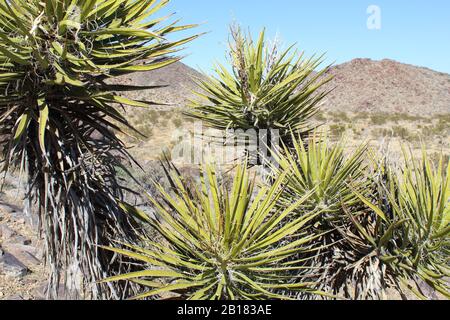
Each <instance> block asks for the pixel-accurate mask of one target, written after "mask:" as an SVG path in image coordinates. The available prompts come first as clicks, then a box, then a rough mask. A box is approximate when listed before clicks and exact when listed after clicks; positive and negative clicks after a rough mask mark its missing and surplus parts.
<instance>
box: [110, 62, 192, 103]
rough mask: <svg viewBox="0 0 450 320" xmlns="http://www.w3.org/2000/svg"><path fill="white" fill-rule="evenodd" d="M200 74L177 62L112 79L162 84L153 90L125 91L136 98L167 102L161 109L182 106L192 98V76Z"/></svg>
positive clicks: (125, 81)
mask: <svg viewBox="0 0 450 320" xmlns="http://www.w3.org/2000/svg"><path fill="white" fill-rule="evenodd" d="M195 77H201V74H200V73H199V72H197V71H196V70H195V69H192V68H190V67H188V66H187V65H185V64H183V63H181V62H177V63H174V64H172V65H169V66H167V67H165V68H163V69H159V70H154V71H150V72H142V73H135V74H131V75H125V76H121V77H118V78H116V79H114V82H115V83H121V84H130V85H137V86H164V87H163V88H159V89H153V90H141V91H136V92H131V93H127V95H126V96H127V97H131V98H134V99H138V100H146V101H154V102H158V103H164V104H169V105H170V106H163V107H161V109H166V108H171V107H172V108H173V107H183V106H185V104H186V102H187V100H188V99H189V98H193V97H194V95H193V94H192V90H193V89H194V88H195V83H194V82H193V80H192V78H195Z"/></svg>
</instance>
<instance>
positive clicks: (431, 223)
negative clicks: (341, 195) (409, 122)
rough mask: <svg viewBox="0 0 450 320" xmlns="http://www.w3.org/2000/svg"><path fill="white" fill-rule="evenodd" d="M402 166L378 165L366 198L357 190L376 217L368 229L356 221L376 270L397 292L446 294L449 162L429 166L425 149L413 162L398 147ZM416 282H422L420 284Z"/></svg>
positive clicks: (449, 291)
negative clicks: (375, 184)
mask: <svg viewBox="0 0 450 320" xmlns="http://www.w3.org/2000/svg"><path fill="white" fill-rule="evenodd" d="M404 157H405V161H404V166H403V167H402V168H401V169H398V170H395V169H393V168H392V165H389V164H382V165H379V166H378V170H379V176H378V179H377V180H378V190H377V192H376V193H375V196H374V197H373V198H372V199H370V198H367V197H363V196H362V195H361V194H358V193H356V194H357V195H358V197H360V198H361V200H363V201H364V203H365V204H366V205H367V208H368V209H369V212H371V213H372V215H373V216H374V217H376V222H375V224H373V225H372V228H371V229H370V230H368V229H367V227H363V226H362V225H360V224H358V223H357V222H356V225H357V227H358V229H359V231H360V235H362V238H363V239H364V240H365V245H367V246H369V247H371V248H372V250H371V251H370V252H371V255H372V256H378V257H379V259H380V265H379V268H381V267H384V273H385V274H387V276H388V277H389V278H390V279H391V286H395V287H397V288H398V289H399V290H400V292H401V293H402V292H403V290H402V289H401V287H400V284H401V285H403V288H404V287H406V288H408V289H410V290H412V291H413V292H414V293H415V294H416V295H417V296H418V297H420V298H424V299H425V298H430V297H429V296H428V297H427V296H426V295H425V293H424V290H423V285H422V284H423V283H426V284H427V285H428V286H429V287H430V288H431V289H432V290H434V291H436V292H439V293H441V294H442V295H444V296H445V297H447V298H449V297H450V288H449V283H448V279H449V274H450V273H449V271H450V267H449V254H450V251H449V240H450V165H447V167H446V168H445V167H444V165H443V157H441V158H440V160H439V162H438V164H437V165H433V164H432V163H431V162H430V160H429V159H428V156H427V154H426V152H425V151H423V154H422V159H421V160H417V159H416V158H414V156H413V155H412V153H411V152H406V151H404ZM421 282H422V283H421Z"/></svg>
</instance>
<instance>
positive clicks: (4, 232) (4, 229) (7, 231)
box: [0, 223, 17, 241]
mask: <svg viewBox="0 0 450 320" xmlns="http://www.w3.org/2000/svg"><path fill="white" fill-rule="evenodd" d="M16 235H17V233H16V232H15V231H14V230H13V229H11V228H10V227H8V226H7V225H6V224H5V223H2V224H0V238H1V239H2V240H4V241H7V240H9V239H11V238H12V237H14V236H16Z"/></svg>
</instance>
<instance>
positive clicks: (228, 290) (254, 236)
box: [106, 164, 319, 300]
mask: <svg viewBox="0 0 450 320" xmlns="http://www.w3.org/2000/svg"><path fill="white" fill-rule="evenodd" d="M170 179H171V182H172V184H173V186H174V190H173V192H174V194H170V193H168V192H167V191H165V190H163V188H162V187H161V186H158V189H159V192H160V195H161V200H157V199H154V198H152V197H150V201H151V202H152V203H153V205H154V207H155V209H156V213H155V215H156V217H149V216H147V215H146V214H145V213H143V212H140V211H138V210H137V209H134V208H129V210H130V213H134V214H137V215H138V216H139V217H140V218H141V219H143V220H144V221H145V223H147V224H148V225H149V226H151V227H152V228H153V229H155V230H156V231H157V233H158V234H159V235H161V236H162V238H163V239H164V241H163V242H162V243H160V242H157V241H155V240H154V239H146V240H145V241H144V244H143V245H142V246H141V245H139V246H133V245H130V246H129V250H122V249H113V248H111V249H110V250H112V251H114V252H116V253H119V254H122V255H125V256H127V257H130V258H134V259H136V260H138V261H142V262H145V263H146V264H147V266H148V267H147V268H146V269H145V270H142V271H139V272H135V273H130V274H124V275H120V276H117V277H112V278H109V279H107V280H106V281H123V280H130V281H134V282H137V283H139V284H142V285H144V286H147V287H148V289H149V291H148V292H146V293H144V294H142V295H140V296H138V297H136V298H138V299H142V298H147V297H150V296H156V295H161V294H166V297H167V293H177V294H178V296H179V297H181V298H186V299H194V300H198V299H233V300H234V299H264V298H265V299H268V298H269V299H272V298H276V299H289V298H290V297H293V296H294V294H295V293H296V292H309V293H314V292H313V291H312V290H311V289H309V286H312V285H313V284H312V283H308V282H305V281H307V280H304V279H303V278H302V276H303V275H304V273H305V272H304V271H302V270H303V268H304V263H303V261H302V260H296V259H294V257H295V256H296V253H298V252H299V251H301V250H302V248H303V247H306V246H307V244H308V243H309V242H310V241H311V240H312V239H314V238H315V237H316V236H317V235H315V234H307V233H306V232H305V230H303V226H304V225H305V224H307V223H308V221H310V220H311V219H314V218H315V217H316V216H317V215H318V214H319V213H318V211H312V212H310V213H308V214H305V215H303V216H298V217H296V218H294V219H292V217H291V215H292V212H293V211H294V210H295V209H296V208H298V207H299V206H301V205H302V204H303V203H305V202H306V201H308V199H309V197H310V196H311V193H306V194H304V195H303V196H302V197H301V198H299V199H297V201H295V203H293V204H292V205H291V206H288V207H286V208H283V209H276V207H275V204H276V202H277V200H278V199H279V197H280V196H281V189H280V185H281V183H282V182H283V177H280V178H279V179H277V180H276V181H275V182H274V183H273V185H272V186H271V187H263V188H262V189H261V190H259V191H258V192H255V190H254V184H255V183H254V180H251V177H250V175H249V173H248V171H247V169H246V165H245V164H244V165H242V166H239V167H238V168H237V169H236V173H235V177H234V181H233V184H232V187H231V190H230V189H228V188H227V187H226V185H225V184H224V183H221V182H220V181H219V179H218V172H217V171H216V169H215V168H214V167H213V166H211V165H206V166H205V167H204V170H203V171H202V174H201V179H200V181H199V182H194V183H192V182H191V183H188V181H186V180H185V179H183V178H182V177H180V176H179V174H178V173H177V172H176V171H173V170H170ZM294 238H295V240H293V239H294Z"/></svg>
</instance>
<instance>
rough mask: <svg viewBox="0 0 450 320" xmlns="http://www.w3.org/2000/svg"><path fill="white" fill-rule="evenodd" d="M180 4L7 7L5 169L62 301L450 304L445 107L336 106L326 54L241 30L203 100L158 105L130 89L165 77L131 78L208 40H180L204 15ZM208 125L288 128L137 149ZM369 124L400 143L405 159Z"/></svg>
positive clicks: (200, 80)
mask: <svg viewBox="0 0 450 320" xmlns="http://www.w3.org/2000/svg"><path fill="white" fill-rule="evenodd" d="M168 3H169V1H156V0H145V1H141V0H139V1H137V0H67V1H58V0H44V1H34V0H31V1H22V0H12V1H9V0H8V1H7V0H3V1H0V15H1V17H2V19H1V20H0V119H1V120H0V131H1V135H2V141H1V145H0V146H1V149H2V151H3V158H2V161H3V165H4V166H3V171H4V172H7V173H8V174H22V175H24V176H25V181H26V191H27V192H26V194H25V197H26V199H27V201H28V202H29V209H30V210H31V213H32V214H33V215H35V216H36V217H37V218H38V221H39V228H38V231H39V233H40V235H41V236H42V237H43V239H44V244H45V247H44V248H45V251H44V255H45V258H46V265H47V267H48V270H49V271H48V272H49V288H50V289H51V290H49V297H51V298H56V297H57V296H58V287H59V286H60V285H61V284H62V285H64V286H71V288H72V289H73V290H74V291H76V292H77V296H76V297H77V298H84V299H124V298H132V299H149V300H151V299H173V298H175V299H187V300H203V299H212V300H258V299H281V300H303V299H388V298H392V297H393V296H395V297H400V298H405V299H406V298H411V295H414V297H416V298H420V299H431V298H436V297H437V298H443V299H448V298H449V297H450V287H449V272H450V266H449V254H450V247H449V240H450V239H449V233H450V163H449V162H448V155H447V156H446V155H445V154H444V153H442V152H436V151H434V150H433V152H430V150H427V146H426V145H425V144H424V143H423V140H422V138H423V137H444V139H445V137H448V135H449V134H450V132H448V128H449V127H448V121H449V119H448V115H442V116H441V115H439V116H437V115H435V116H429V117H428V116H424V117H422V116H419V115H409V114H408V115H406V114H400V113H397V114H386V113H370V114H369V113H359V114H355V113H350V112H349V113H347V112H329V111H325V110H323V109H322V106H323V103H324V101H325V100H326V98H327V96H328V94H329V93H330V92H331V90H329V89H328V87H327V85H328V84H329V82H330V81H331V79H332V75H330V74H329V66H325V67H322V61H323V57H322V56H313V57H306V55H305V54H303V53H302V52H301V51H299V50H297V49H296V48H295V47H294V46H292V47H289V48H288V49H287V50H284V51H280V50H279V47H278V46H277V45H276V44H275V45H269V43H268V41H267V38H266V35H265V32H264V31H262V32H261V33H260V34H259V36H258V37H257V38H256V39H254V37H253V36H252V34H250V33H246V32H244V31H243V29H242V28H240V27H238V26H236V25H234V26H232V27H231V32H230V34H231V36H230V39H231V40H230V43H229V51H228V56H229V65H220V64H218V65H216V66H215V67H214V69H213V71H214V75H203V76H202V77H197V78H196V83H197V87H196V89H195V96H196V97H195V98H192V99H191V101H190V105H189V106H186V108H184V110H183V112H170V111H167V110H164V109H163V108H160V109H154V108H152V107H153V106H154V105H155V104H156V102H155V101H153V102H150V101H143V100H140V99H134V98H132V97H133V96H134V94H130V96H129V97H126V95H127V94H128V93H130V92H136V91H139V90H157V89H158V86H156V85H155V86H154V85H148V86H144V87H141V86H137V85H133V84H129V83H127V84H124V83H120V80H119V81H118V80H117V79H120V78H117V77H120V76H123V75H127V74H132V73H138V72H149V71H150V72H151V71H153V70H157V69H161V68H163V67H165V66H167V65H170V64H173V63H174V62H176V61H178V60H179V58H177V57H174V55H176V53H177V52H178V50H180V49H181V46H182V45H184V44H186V43H188V42H189V41H192V40H194V39H195V38H196V37H197V36H196V35H192V36H188V37H182V39H181V40H172V41H170V40H167V37H170V38H172V36H171V35H172V34H173V33H175V32H177V31H185V30H188V31H189V29H191V28H193V27H195V26H194V25H180V24H179V22H175V23H169V22H166V23H164V19H159V18H156V17H155V14H156V13H157V12H158V11H159V10H160V9H161V8H162V7H164V6H165V5H167V4H168ZM318 69H319V70H318ZM126 108H127V109H130V108H141V109H142V108H147V109H148V110H145V113H144V115H142V113H135V112H134V111H131V112H129V111H128V112H125V109H126ZM199 120H200V121H201V122H202V123H203V125H205V126H206V127H208V128H213V129H216V130H218V131H219V132H227V135H228V134H229V131H230V130H234V132H238V131H239V132H248V131H249V130H250V131H251V132H255V133H256V135H257V136H259V137H261V133H262V132H264V134H266V135H271V133H270V132H271V130H277V132H279V137H280V140H279V142H277V143H275V142H273V140H272V139H271V138H272V137H269V141H270V142H269V143H268V144H266V145H264V146H261V143H259V142H256V144H257V147H264V149H268V150H267V151H268V153H267V154H261V153H251V150H253V149H252V148H250V146H249V145H248V144H246V147H247V149H246V152H245V153H244V154H242V155H241V156H240V157H239V158H238V159H234V161H231V162H230V163H225V164H224V163H219V162H216V161H214V159H210V160H208V161H204V162H203V163H201V164H200V165H199V166H196V165H190V167H189V168H186V167H184V168H180V166H178V165H177V164H175V163H174V161H172V159H171V156H170V154H169V153H165V154H163V155H161V159H160V161H159V163H155V162H146V164H145V165H143V166H142V167H141V166H140V164H139V161H136V160H135V159H134V157H133V155H132V154H131V153H130V152H129V150H128V148H127V143H131V142H133V143H134V142H135V141H139V139H142V137H144V136H146V137H150V138H152V137H158V136H162V135H164V134H168V133H163V132H162V129H161V128H163V130H164V129H165V130H166V131H168V130H172V129H173V130H175V129H180V128H183V126H184V125H185V124H186V123H190V124H192V123H193V122H194V121H199ZM405 121H407V123H408V124H409V125H407V124H406V122H405ZM411 123H414V127H413V128H411ZM386 126H387V127H389V129H387V128H386ZM367 134H368V135H375V136H377V137H383V138H384V139H387V138H389V137H390V138H400V139H401V140H402V141H403V143H401V144H400V147H398V148H397V149H398V150H397V151H399V150H400V153H399V154H400V156H398V155H397V154H396V156H395V157H393V156H392V154H391V153H390V152H389V150H390V149H389V148H390V146H388V145H387V143H386V142H385V141H386V140H383V141H382V143H381V147H382V148H373V147H372V146H371V145H370V144H369V143H368V142H360V141H361V140H366V141H367V140H368V139H365V135H367ZM128 136H131V137H128ZM355 137H357V138H355ZM232 141H233V143H232V144H231V147H233V146H234V144H235V143H237V141H238V140H232ZM355 141H359V142H358V143H355ZM405 141H407V142H408V143H407V144H406V143H404V142H405ZM253 142H254V141H253ZM215 143H216V144H218V145H219V146H222V147H229V146H230V145H229V142H228V140H224V139H215ZM249 143H252V141H251V140H250V141H249ZM445 143H447V142H446V141H443V142H442V145H444V144H445ZM164 144H165V145H166V147H170V143H169V142H168V141H167V140H164ZM417 148H420V150H421V152H417ZM158 155H159V153H158ZM255 157H256V158H257V159H258V161H256V162H255V161H254V158H255ZM138 158H139V157H138ZM149 166H151V167H149ZM259 169H262V170H259ZM5 181H6V180H5ZM6 182H7V181H6ZM74 269H75V270H76V272H75V274H74V271H73V270H74Z"/></svg>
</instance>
